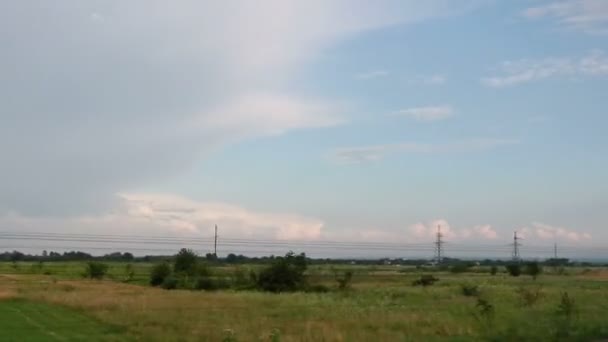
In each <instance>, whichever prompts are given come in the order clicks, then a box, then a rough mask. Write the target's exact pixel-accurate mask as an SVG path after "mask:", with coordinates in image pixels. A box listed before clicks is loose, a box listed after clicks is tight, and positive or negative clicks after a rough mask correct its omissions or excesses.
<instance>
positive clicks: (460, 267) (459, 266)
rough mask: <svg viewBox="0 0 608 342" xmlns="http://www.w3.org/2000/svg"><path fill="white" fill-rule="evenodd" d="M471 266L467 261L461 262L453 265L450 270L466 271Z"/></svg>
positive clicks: (455, 271)
mask: <svg viewBox="0 0 608 342" xmlns="http://www.w3.org/2000/svg"><path fill="white" fill-rule="evenodd" d="M469 268H470V266H469V265H468V264H466V263H459V264H456V265H454V266H452V267H450V272H452V273H465V272H467V271H469Z"/></svg>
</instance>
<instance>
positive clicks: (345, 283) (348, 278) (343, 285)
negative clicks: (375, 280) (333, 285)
mask: <svg viewBox="0 0 608 342" xmlns="http://www.w3.org/2000/svg"><path fill="white" fill-rule="evenodd" d="M352 280H353V271H346V272H344V274H342V276H339V275H338V274H336V282H338V289H339V290H346V289H348V288H349V287H350V283H351V282H352Z"/></svg>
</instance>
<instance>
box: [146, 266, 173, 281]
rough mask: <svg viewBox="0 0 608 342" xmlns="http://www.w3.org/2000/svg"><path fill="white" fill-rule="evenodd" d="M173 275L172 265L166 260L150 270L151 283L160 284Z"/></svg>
mask: <svg viewBox="0 0 608 342" xmlns="http://www.w3.org/2000/svg"><path fill="white" fill-rule="evenodd" d="M170 275H171V265H169V264H168V263H166V262H163V263H160V264H157V265H154V267H152V271H151V272H150V285H152V286H160V285H162V284H163V283H164V282H165V280H166V279H167V278H168V277H169V276H170Z"/></svg>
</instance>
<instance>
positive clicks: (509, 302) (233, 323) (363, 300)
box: [0, 263, 608, 341]
mask: <svg viewBox="0 0 608 342" xmlns="http://www.w3.org/2000/svg"><path fill="white" fill-rule="evenodd" d="M150 266H151V265H150V264H143V263H142V264H136V265H135V268H136V269H137V272H136V274H137V276H136V277H135V280H133V282H131V283H124V282H122V280H121V279H122V272H123V269H124V267H125V265H124V264H120V263H114V264H111V267H110V270H109V277H108V279H105V280H85V279H83V278H82V276H81V275H82V273H83V270H84V264H83V263H56V264H53V263H46V264H44V265H43V266H42V269H38V270H37V271H36V272H35V273H31V271H32V270H33V269H35V268H36V267H37V266H36V265H35V264H34V263H31V264H28V263H22V264H20V265H18V266H17V267H16V268H15V266H14V265H12V264H10V263H5V264H0V341H10V340H15V341H28V340H29V341H37V340H41V341H45V340H49V341H52V340H64V341H65V340H81V339H82V336H86V337H87V338H86V339H87V340H96V339H107V340H141V341H374V340H376V341H601V340H606V339H608V271H607V270H605V269H601V268H593V269H575V268H570V269H567V271H566V273H565V274H552V273H551V272H550V270H546V271H545V274H543V275H541V276H540V277H539V278H538V279H537V280H533V279H532V278H531V277H529V276H521V277H518V278H514V277H510V276H508V275H507V274H505V273H504V272H502V271H501V273H499V274H497V275H494V276H492V275H490V274H489V273H488V272H487V270H485V269H483V268H474V269H472V270H470V271H469V272H467V273H461V274H452V273H449V272H432V271H430V270H417V269H415V268H408V267H393V266H335V267H332V266H325V265H323V266H317V265H315V266H310V267H309V269H308V271H307V274H308V277H309V280H310V282H313V283H317V284H321V283H322V284H325V285H326V286H327V287H329V288H330V290H331V291H329V292H327V293H305V292H296V293H282V294H271V293H263V292H258V291H235V290H222V291H214V292H207V291H190V290H171V291H167V290H163V289H158V288H151V287H149V286H146V284H145V283H146V279H147V277H148V273H149V269H150ZM242 267H245V266H242ZM337 269H342V270H344V269H349V270H352V271H353V272H354V277H353V282H352V286H351V288H350V289H348V290H344V291H339V290H337V289H336V281H335V279H334V273H335V271H336V270H337ZM235 270H236V267H234V266H221V267H217V268H213V270H212V271H213V272H214V273H215V274H222V275H227V276H229V275H230V274H231V273H232V272H234V271H235ZM429 272H432V273H429ZM422 274H433V275H434V276H435V277H437V278H439V279H440V281H439V282H437V283H436V284H435V285H433V286H428V287H415V286H412V282H413V281H414V280H416V279H418V278H419V277H420V276H421V275H422ZM465 285H467V286H468V287H469V288H470V287H471V286H478V288H477V290H478V292H479V293H474V294H471V293H469V295H468V296H467V295H465V293H464V292H463V286H465ZM565 292H567V293H568V296H569V297H568V298H570V299H571V300H570V301H569V305H570V306H569V308H568V309H567V310H566V311H564V303H563V294H564V293H565ZM480 301H483V302H484V303H485V306H484V305H481V304H480Z"/></svg>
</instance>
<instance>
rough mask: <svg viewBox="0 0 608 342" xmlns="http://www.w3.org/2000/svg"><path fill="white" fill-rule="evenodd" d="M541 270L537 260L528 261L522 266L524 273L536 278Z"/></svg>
mask: <svg viewBox="0 0 608 342" xmlns="http://www.w3.org/2000/svg"><path fill="white" fill-rule="evenodd" d="M542 272H543V268H542V266H541V265H540V264H539V263H537V262H529V263H527V264H526V267H525V268H524V273H525V274H527V275H529V276H531V277H532V278H534V279H536V278H537V277H538V276H539V275H540V274H541V273H542Z"/></svg>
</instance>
